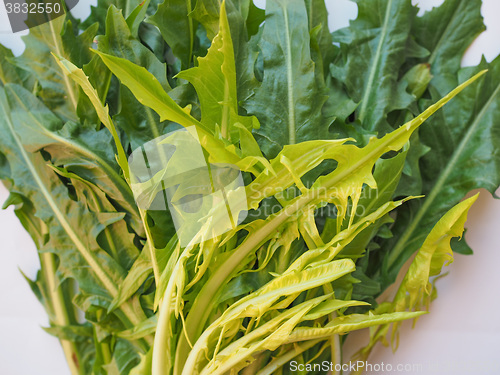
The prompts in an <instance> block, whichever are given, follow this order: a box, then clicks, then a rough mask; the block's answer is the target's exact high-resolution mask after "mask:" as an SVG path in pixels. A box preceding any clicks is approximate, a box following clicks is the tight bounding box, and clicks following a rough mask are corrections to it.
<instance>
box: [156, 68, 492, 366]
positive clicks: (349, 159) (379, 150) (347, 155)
mask: <svg viewBox="0 0 500 375" xmlns="http://www.w3.org/2000/svg"><path fill="white" fill-rule="evenodd" d="M484 73H485V72H484V71H483V72H481V73H479V74H477V75H476V76H474V77H473V78H472V79H470V80H469V81H467V82H466V83H464V84H462V85H461V86H459V87H457V88H456V89H455V90H453V91H452V92H450V93H449V94H448V95H447V96H445V97H444V98H442V99H441V100H440V101H438V102H437V103H436V104H434V105H432V106H431V107H429V108H428V109H427V110H426V111H424V112H423V113H422V114H421V115H420V116H418V117H417V118H415V119H413V120H412V121H410V122H409V123H407V124H405V125H403V126H402V127H400V128H399V129H397V130H395V131H393V132H392V133H390V134H387V135H386V136H384V137H383V138H381V139H376V138H372V139H371V140H370V142H369V144H368V145H367V146H365V147H364V148H358V147H356V146H354V145H352V144H344V142H342V141H341V142H335V141H330V148H328V147H325V148H326V150H324V151H321V147H318V145H323V144H325V143H328V142H327V141H310V142H305V143H302V144H299V145H294V146H288V148H287V149H285V150H284V151H283V153H285V152H289V153H290V154H292V155H293V154H294V152H293V151H294V148H296V149H298V150H299V151H298V152H297V153H296V154H295V155H296V159H297V160H298V161H297V163H300V162H301V161H303V160H301V159H300V156H302V155H303V152H301V150H302V149H303V148H304V147H310V146H312V145H314V146H316V147H317V148H319V152H320V154H321V152H323V155H322V156H321V157H322V158H323V159H333V160H336V161H337V162H338V166H337V168H336V169H335V170H334V171H333V172H331V173H330V174H327V175H324V176H321V177H319V178H318V179H317V180H316V182H315V183H314V185H313V186H312V188H311V189H309V190H307V191H303V192H302V195H299V196H298V197H296V198H295V199H291V200H290V201H289V202H287V204H286V205H285V206H284V207H283V209H282V210H281V211H279V212H278V213H276V214H274V215H271V216H269V217H268V218H267V219H266V220H259V221H255V222H254V223H252V226H249V227H248V228H245V230H246V231H247V232H248V235H247V237H246V238H245V239H244V240H243V241H242V242H241V243H240V244H239V246H238V247H236V248H235V249H234V250H232V251H231V252H230V253H229V254H228V255H227V256H226V257H225V258H223V261H222V262H220V263H219V264H218V267H217V268H216V269H215V270H214V271H213V272H212V273H211V275H210V277H209V278H208V279H207V281H206V282H205V284H204V285H203V287H202V288H201V290H200V292H199V293H198V295H197V297H196V299H195V300H194V303H193V305H192V307H191V310H190V313H189V314H188V317H187V319H186V325H185V331H186V334H187V335H188V336H189V338H190V340H195V339H197V338H198V337H200V335H201V334H202V327H203V325H204V324H205V322H206V321H207V319H208V318H209V313H210V311H211V309H212V308H213V307H214V303H215V301H216V300H217V299H216V297H217V295H218V293H220V291H221V287H222V285H224V284H226V283H227V282H229V280H230V279H231V278H232V277H234V276H235V275H236V274H237V272H238V271H239V270H240V269H241V268H243V267H245V266H246V264H247V262H248V256H249V255H250V254H252V253H253V252H254V251H255V249H256V248H259V247H260V246H262V245H263V244H264V243H265V242H266V241H267V240H268V239H269V238H270V236H272V234H274V233H275V231H276V230H277V229H278V228H279V227H280V226H281V225H283V224H284V223H285V222H287V221H288V220H290V218H295V219H296V218H297V217H300V215H301V214H302V213H303V212H307V208H308V207H311V206H312V207H316V205H318V204H319V202H329V203H335V205H336V206H337V209H338V210H339V212H340V213H341V215H342V216H341V217H342V218H344V217H345V212H346V209H347V205H348V202H349V200H350V201H351V202H353V210H354V211H355V209H356V204H357V203H358V201H359V197H360V195H361V192H362V187H363V185H364V184H366V185H368V186H370V187H372V188H375V181H374V179H373V175H372V169H373V166H374V164H375V162H376V161H377V160H378V159H379V158H380V157H381V156H382V155H384V154H385V153H387V152H389V151H397V150H400V149H401V148H402V147H403V146H404V145H405V144H406V142H408V140H409V138H410V136H411V134H412V132H413V131H415V130H416V129H417V128H418V127H419V126H420V125H421V124H422V123H423V122H424V121H425V120H426V119H427V118H429V117H430V116H431V115H432V114H433V113H434V112H436V111H437V110H438V109H439V108H441V107H442V106H444V105H445V104H446V103H447V102H448V101H449V100H450V99H451V98H453V97H454V96H455V95H457V94H458V93H459V92H460V91H462V90H463V89H464V88H465V87H467V86H468V85H470V84H472V83H473V82H474V81H476V80H477V79H478V78H479V77H480V76H482V75H484ZM276 159H277V160H281V158H279V157H277V158H276ZM320 160H321V159H320ZM318 163H319V162H318ZM289 165H291V166H292V167H295V165H294V164H293V163H291V164H290V163H289ZM308 167H309V168H314V164H312V165H308V166H307V167H306V166H304V167H303V168H306V171H307V168H308ZM299 171H300V170H299ZM274 177H275V176H272V177H270V179H271V181H269V184H270V186H273V185H272V182H273V181H272V178H274ZM279 177H281V176H280V175H279V174H278V173H277V175H276V178H279ZM287 177H288V181H291V182H289V184H290V185H291V184H292V183H293V182H294V181H296V178H295V179H294V176H293V173H292V175H291V176H290V175H288V176H287ZM281 178H283V177H281ZM257 180H258V179H256V180H255V181H257ZM290 185H288V184H283V183H282V182H280V183H279V186H282V187H285V186H290ZM248 188H249V189H250V190H251V185H249V186H248ZM269 190H271V189H269V188H268V189H265V190H264V191H266V193H268V191H269ZM251 191H254V192H256V191H263V190H251ZM271 191H272V190H271ZM271 194H272V193H271ZM264 197H265V196H263V194H262V193H261V194H260V200H262V199H263V198H264ZM250 199H251V198H249V207H250V208H252V204H250V202H251V201H250ZM353 220H354V216H351V217H350V220H349V226H351V225H352V221H353ZM339 223H340V224H342V221H341V220H339ZM181 258H182V257H181ZM180 262H181V261H180V260H179V262H178V264H177V265H176V268H177V270H176V271H177V272H180V275H181V276H178V273H176V272H174V275H175V276H173V277H174V280H175V281H174V280H173V281H172V282H171V283H169V286H170V288H167V290H166V292H165V296H172V295H173V294H174V285H177V283H179V280H177V278H178V277H179V278H181V279H182V278H183V277H185V276H183V273H182V267H183V265H182V264H181V263H180ZM183 262H186V260H185V259H183ZM175 295H177V294H175ZM165 296H164V300H163V304H162V309H161V310H160V317H159V327H158V331H157V334H156V343H155V346H156V348H158V347H161V348H165V347H166V346H169V345H171V343H170V340H171V329H172V328H171V325H170V319H171V314H172V312H173V309H172V302H171V301H170V300H169V299H168V298H165ZM177 303H178V302H177ZM156 350H158V349H156ZM188 351H189V349H188V342H187V340H186V337H185V335H181V337H180V341H179V343H178V345H177V352H176V360H175V366H176V370H174V373H175V372H177V371H178V369H180V368H182V366H183V364H184V361H185V359H186V357H187V354H188ZM169 360H170V358H166V359H164V360H163V359H158V360H157V365H158V366H159V367H162V368H163V367H167V368H168V361H169ZM153 362H155V356H153Z"/></svg>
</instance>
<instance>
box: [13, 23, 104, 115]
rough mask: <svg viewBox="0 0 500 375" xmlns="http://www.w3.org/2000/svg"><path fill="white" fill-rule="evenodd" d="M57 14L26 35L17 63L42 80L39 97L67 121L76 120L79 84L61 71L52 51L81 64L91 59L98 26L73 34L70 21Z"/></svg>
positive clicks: (40, 81)
mask: <svg viewBox="0 0 500 375" xmlns="http://www.w3.org/2000/svg"><path fill="white" fill-rule="evenodd" d="M65 19H66V17H58V18H56V19H54V20H52V21H51V22H47V23H44V24H42V25H40V26H37V27H33V28H31V29H30V33H29V34H28V35H27V36H25V37H23V40H24V42H25V44H26V49H25V51H24V53H23V54H22V56H20V57H18V58H16V60H15V61H16V62H15V64H16V65H17V66H18V67H20V68H22V69H24V70H28V71H29V72H32V74H33V75H34V76H36V80H37V81H38V82H39V85H40V88H39V93H38V96H39V97H41V98H42V100H43V102H44V104H45V105H46V106H47V107H49V108H50V109H51V110H52V111H54V112H55V113H56V114H57V115H58V116H59V117H61V118H62V119H64V120H76V116H75V110H76V106H77V103H78V95H79V94H78V87H77V86H76V85H75V83H73V82H72V81H71V80H70V79H69V78H68V77H66V75H65V74H64V73H63V72H62V70H61V68H60V67H59V66H58V65H57V62H56V60H55V59H54V58H53V56H52V54H56V55H57V56H61V57H64V58H74V59H75V63H76V64H78V66H80V67H81V66H82V65H83V64H86V63H88V62H89V61H90V59H91V58H92V54H91V53H90V45H91V43H92V40H93V37H94V34H95V32H96V28H95V27H92V26H90V27H89V29H88V30H86V31H84V32H83V33H82V34H80V35H78V36H76V35H74V32H75V31H74V29H73V27H72V24H71V21H66V20H65Z"/></svg>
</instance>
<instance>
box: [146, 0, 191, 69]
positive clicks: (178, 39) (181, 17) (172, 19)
mask: <svg viewBox="0 0 500 375" xmlns="http://www.w3.org/2000/svg"><path fill="white" fill-rule="evenodd" d="M193 6H194V4H193V2H192V0H187V1H183V0H164V1H163V3H161V4H160V5H158V9H157V11H156V13H155V14H154V15H152V16H151V17H149V18H148V19H147V22H148V23H151V24H152V25H155V26H156V27H158V29H159V30H160V32H161V35H162V36H163V39H164V40H165V41H166V42H167V44H168V45H169V46H170V48H172V52H173V53H174V55H175V56H176V57H177V58H179V60H180V61H181V64H182V67H183V69H186V68H188V67H189V66H190V65H191V63H192V56H193V46H194V39H195V30H196V22H195V21H194V20H193V18H192V15H191V12H192V11H193Z"/></svg>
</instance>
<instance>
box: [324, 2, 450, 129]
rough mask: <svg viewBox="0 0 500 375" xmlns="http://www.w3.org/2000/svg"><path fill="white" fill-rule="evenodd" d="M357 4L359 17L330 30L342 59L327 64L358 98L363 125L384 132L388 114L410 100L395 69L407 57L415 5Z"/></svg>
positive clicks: (355, 99)
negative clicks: (338, 44)
mask: <svg viewBox="0 0 500 375" xmlns="http://www.w3.org/2000/svg"><path fill="white" fill-rule="evenodd" d="M356 3H357V4H358V17H357V19H356V20H355V21H351V24H350V26H349V27H348V28H345V29H341V30H339V31H337V32H335V33H334V34H333V36H334V41H335V42H339V43H340V46H341V51H342V52H341V55H342V59H341V60H340V61H338V62H336V63H335V64H334V65H332V66H331V72H332V75H333V76H334V77H335V78H336V79H338V80H339V81H340V82H343V84H344V85H345V87H346V89H347V92H348V94H349V97H350V98H352V99H353V100H354V101H355V102H357V103H359V107H358V108H357V109H356V118H358V119H359V121H360V123H361V126H362V127H363V128H364V129H367V130H369V131H377V132H379V133H380V135H383V134H385V133H386V132H388V131H390V129H391V127H389V125H388V122H387V114H388V113H389V112H390V111H393V110H395V109H401V108H406V107H408V106H409V105H410V104H411V103H412V101H413V98H412V96H410V95H409V94H408V93H407V92H406V90H405V87H404V85H401V84H400V82H399V70H400V68H401V67H402V65H403V63H404V62H405V57H406V56H405V52H406V45H407V41H408V38H409V35H410V28H411V24H412V19H413V18H414V16H415V14H416V12H417V10H416V9H415V8H414V7H412V5H411V2H410V0H387V1H367V0H358V1H356ZM444 94H445V93H443V95H444ZM397 125H399V124H397Z"/></svg>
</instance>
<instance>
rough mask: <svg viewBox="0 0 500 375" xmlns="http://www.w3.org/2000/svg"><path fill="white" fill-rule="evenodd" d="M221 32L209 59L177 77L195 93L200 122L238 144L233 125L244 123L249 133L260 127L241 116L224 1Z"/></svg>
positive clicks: (254, 119) (214, 41)
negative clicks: (197, 98) (185, 81)
mask: <svg viewBox="0 0 500 375" xmlns="http://www.w3.org/2000/svg"><path fill="white" fill-rule="evenodd" d="M219 30H220V31H219V33H218V34H217V35H216V37H215V38H214V40H213V41H212V45H211V46H210V49H209V50H208V53H207V55H206V56H205V57H199V58H198V66H197V67H195V68H191V69H189V70H184V71H182V72H180V73H179V74H177V77H179V78H182V79H185V80H187V81H189V82H190V83H191V84H192V85H193V86H194V88H195V89H196V92H197V93H198V97H199V99H200V105H201V122H202V123H203V124H204V125H205V126H206V127H208V128H209V129H211V130H212V131H215V129H216V128H220V132H221V135H222V137H224V138H228V139H233V140H237V139H238V135H239V132H238V129H236V128H235V127H234V124H236V123H241V124H243V125H244V126H245V127H246V128H247V129H252V128H258V126H259V125H258V122H257V119H256V118H255V117H245V116H239V115H238V99H237V94H236V67H235V61H234V50H233V42H232V40H231V33H230V30H229V23H228V19H227V14H226V5H225V2H224V1H223V2H222V6H221V13H220V29H219Z"/></svg>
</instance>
